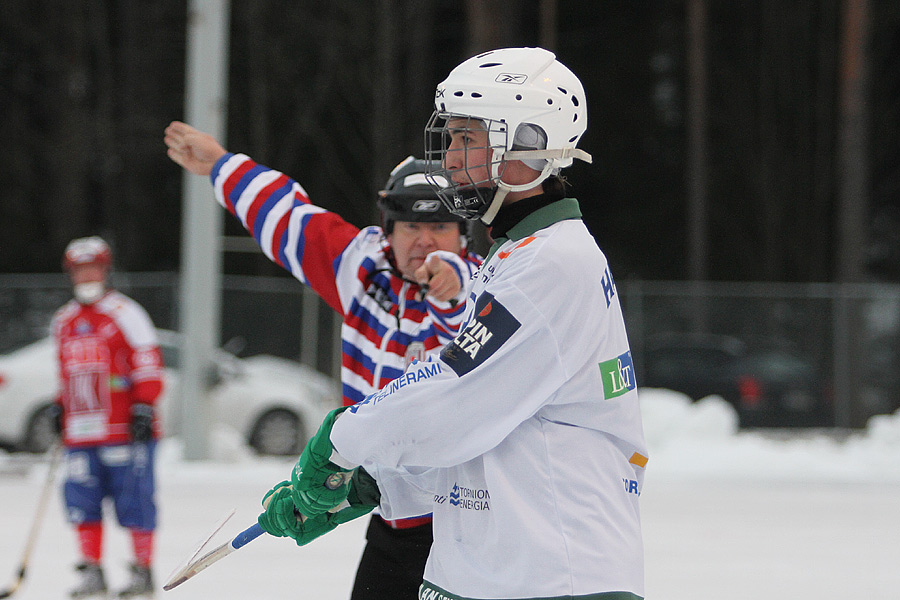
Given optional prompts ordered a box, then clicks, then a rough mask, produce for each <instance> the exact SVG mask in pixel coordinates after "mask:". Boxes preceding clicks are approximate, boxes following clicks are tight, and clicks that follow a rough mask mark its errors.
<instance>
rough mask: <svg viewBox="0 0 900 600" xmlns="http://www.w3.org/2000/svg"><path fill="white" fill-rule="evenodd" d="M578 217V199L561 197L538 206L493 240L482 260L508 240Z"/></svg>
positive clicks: (519, 238)
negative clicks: (503, 235)
mask: <svg viewBox="0 0 900 600" xmlns="http://www.w3.org/2000/svg"><path fill="white" fill-rule="evenodd" d="M580 218H581V208H579V206H578V200H576V199H575V198H563V199H562V200H557V201H556V202H554V203H553V204H548V205H547V206H544V207H542V208H539V209H537V210H536V211H534V212H533V213H531V214H530V215H528V216H527V217H525V218H524V219H522V220H521V221H519V222H518V223H516V224H515V225H513V226H512V227H510V228H509V231H508V232H506V237H501V238H497V239H496V240H494V245H493V246H491V250H490V251H489V252H488V255H487V257H485V259H484V262H485V263H487V262H488V261H489V260H491V257H492V256H494V253H495V252H497V248H499V247H500V246H501V245H502V244H503V243H505V242H507V241H509V240H512V241H514V242H516V241H519V240H521V239H524V238H526V237H528V236H529V235H531V234H532V233H534V232H535V231H539V230H541V229H544V228H546V227H550V226H551V225H553V224H554V223H559V222H560V221H567V220H569V219H580Z"/></svg>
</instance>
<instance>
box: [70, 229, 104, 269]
mask: <svg viewBox="0 0 900 600" xmlns="http://www.w3.org/2000/svg"><path fill="white" fill-rule="evenodd" d="M86 264H100V265H103V266H105V267H109V266H110V265H111V264H112V250H110V249H109V244H107V243H106V241H105V240H104V239H103V238H101V237H100V236H96V235H94V236H91V237H84V238H77V239H74V240H72V241H71V242H69V245H68V246H66V251H65V252H64V253H63V269H65V270H66V271H69V270H71V269H72V267H74V266H76V265H86Z"/></svg>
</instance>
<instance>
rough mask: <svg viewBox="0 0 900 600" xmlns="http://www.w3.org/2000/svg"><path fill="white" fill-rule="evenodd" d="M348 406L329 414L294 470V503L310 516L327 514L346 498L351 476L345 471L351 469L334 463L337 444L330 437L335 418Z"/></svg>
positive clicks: (292, 481)
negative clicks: (332, 457) (333, 457)
mask: <svg viewBox="0 0 900 600" xmlns="http://www.w3.org/2000/svg"><path fill="white" fill-rule="evenodd" d="M346 409H347V407H346V406H343V407H341V408H337V409H335V410H333V411H331V412H330V413H328V415H327V416H326V417H325V420H324V421H322V425H321V426H320V427H319V431H317V432H316V435H314V436H313V437H312V438H311V439H310V440H309V442H307V444H306V448H304V449H303V454H301V455H300V460H298V461H297V465H296V466H295V467H294V471H293V472H292V473H291V487H292V488H293V493H292V497H293V499H294V504H295V505H296V506H297V509H298V510H299V511H300V512H301V513H303V514H304V515H306V516H308V517H313V516H316V515H321V514H324V513H326V512H328V511H329V510H331V509H333V508H335V507H336V506H338V505H339V504H340V503H341V502H343V501H344V500H345V499H346V498H347V492H348V488H349V479H350V478H349V476H348V475H344V474H346V473H350V471H349V470H348V469H343V468H341V467H339V466H337V465H336V464H334V463H333V462H331V454H332V452H334V446H332V445H331V439H330V438H331V428H332V427H333V426H334V421H335V419H337V417H338V415H339V414H341V413H342V412H344V411H345V410H346Z"/></svg>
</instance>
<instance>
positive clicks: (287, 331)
mask: <svg viewBox="0 0 900 600" xmlns="http://www.w3.org/2000/svg"><path fill="white" fill-rule="evenodd" d="M112 283H113V285H114V286H115V287H116V288H117V289H119V290H120V291H122V292H123V293H125V294H127V295H129V296H131V297H132V298H134V299H135V300H137V301H138V302H140V303H141V304H142V305H143V306H144V307H145V308H146V309H147V311H148V312H149V313H150V316H151V317H152V318H153V321H154V323H155V324H156V325H157V327H160V328H164V329H173V330H177V329H178V306H177V298H178V275H177V273H115V274H114V275H113V279H112ZM617 289H618V293H619V294H620V295H621V300H622V305H623V307H624V311H625V318H626V322H627V325H628V330H629V338H630V341H631V346H632V354H633V360H634V365H635V370H636V373H637V382H638V385H644V384H652V383H657V382H659V381H661V380H662V381H666V380H665V376H670V377H674V379H671V381H673V382H676V383H672V386H673V387H675V386H676V385H685V386H688V385H692V384H693V383H696V384H697V385H699V386H700V387H699V388H698V389H706V388H703V387H702V384H706V383H709V384H710V385H713V387H714V388H715V386H716V385H718V386H719V388H715V389H717V390H718V389H720V388H721V389H722V390H723V391H722V392H721V393H722V395H723V396H725V397H726V399H728V400H729V401H732V402H734V403H735V404H736V405H737V406H738V408H739V409H741V410H744V409H746V411H745V413H742V424H748V423H749V424H753V423H754V422H753V421H752V419H753V418H756V419H757V421H756V424H759V425H763V426H765V425H776V426H777V425H804V426H822V427H840V428H857V427H863V426H865V424H866V422H867V420H868V419H869V417H871V416H872V415H876V414H884V413H889V412H893V411H894V410H897V408H898V407H900V285H882V284H787V283H720V282H716V283H710V282H703V283H691V282H660V281H620V282H618V286H617ZM69 298H71V288H70V286H69V282H68V280H67V278H66V277H65V276H64V275H62V274H31V275H20V274H15V275H11V274H6V275H0V353H6V352H9V351H11V350H13V349H15V348H17V347H20V346H22V345H24V344H26V343H29V342H32V341H34V340H36V339H38V338H40V337H43V336H45V335H47V333H48V325H49V323H50V319H51V317H52V316H53V313H54V312H55V311H56V309H57V308H59V307H60V306H62V305H63V304H64V303H65V302H66V301H68V300H69ZM222 314H223V317H222V331H221V339H222V341H223V343H225V344H227V345H228V347H229V348H231V349H233V350H237V353H238V354H239V355H240V356H250V355H253V354H261V353H265V354H273V355H276V356H282V357H285V358H291V359H295V360H299V361H301V362H303V363H305V364H308V365H310V366H312V367H314V368H316V369H318V370H319V371H321V372H323V373H325V374H327V375H330V376H331V377H333V378H335V379H338V378H339V377H340V340H339V335H340V317H339V316H338V315H337V314H336V313H334V311H332V310H331V309H330V308H329V307H328V306H327V305H326V304H325V303H324V302H322V301H321V300H320V299H319V298H318V296H316V295H315V294H314V293H313V292H311V291H310V290H309V289H308V288H306V287H305V286H302V285H301V284H299V283H298V282H297V281H295V280H293V279H288V278H281V277H252V276H226V277H225V278H224V280H223V313H222ZM698 340H704V344H706V346H705V348H706V349H707V350H708V349H709V346H710V345H712V346H717V349H718V350H719V351H720V353H727V352H731V351H732V349H733V348H737V347H739V348H741V351H740V356H739V357H738V356H737V355H735V358H740V359H741V360H743V361H744V362H743V363H741V365H742V367H746V368H747V369H748V370H747V372H746V373H745V372H735V371H733V367H734V365H731V364H720V363H718V362H716V359H714V358H710V356H712V355H701V354H697V357H698V361H699V362H698V366H697V365H695V366H693V367H692V366H690V364H689V360H688V359H689V358H690V357H691V356H693V354H692V353H696V351H697V348H698V346H697V341H698ZM661 349H665V350H666V351H667V352H668V353H669V354H668V355H666V354H665V352H662V351H661ZM753 360H755V361H756V362H753V363H752V364H753V365H754V366H753V369H756V371H753V370H752V369H751V367H749V366H747V365H750V364H751V362H752V361H753ZM692 368H693V369H694V370H696V371H697V372H694V373H688V371H689V370H690V369H692ZM734 368H736V367H734ZM667 369H668V371H667ZM749 375H754V376H755V377H756V378H755V379H754V377H750V376H749ZM688 376H689V377H688ZM679 377H681V379H680V380H679V379H678V378H679ZM660 378H662V379H660ZM686 378H688V379H689V378H693V379H694V380H696V381H693V382H691V381H687V380H686ZM767 378H769V379H767ZM779 378H781V380H784V381H787V383H784V384H783V385H782V388H783V389H781V390H780V391H778V392H777V393H778V394H780V396H779V402H781V403H783V404H785V405H786V407H787V409H786V410H795V411H798V415H799V416H800V417H802V418H800V419H797V420H791V419H790V418H789V415H788V416H786V415H787V413H785V414H781V413H778V412H777V410H776V409H775V408H774V407H772V406H766V405H765V404H763V403H760V398H761V397H763V396H764V395H765V393H764V392H765V390H764V389H763V388H764V387H765V386H766V385H769V384H770V381H769V380H771V381H773V382H774V381H775V380H777V379H779ZM791 378H794V379H795V380H798V379H803V383H802V386H805V387H804V388H803V389H800V387H801V384H797V383H796V381H792V380H791ZM679 381H680V383H677V382H679ZM779 381H780V380H779ZM760 386H763V388H761V387H760ZM791 386H794V387H791ZM769 387H774V384H772V385H769ZM710 389H713V388H710ZM698 394H700V392H698ZM732 394H733V397H731V395H732ZM804 394H805V395H804ZM754 402H755V403H756V404H754ZM748 403H749V404H748ZM753 410H756V411H757V412H756V413H753V412H752V411H753ZM801 413H802V414H801ZM754 414H755V416H754ZM744 417H746V418H747V419H748V421H747V422H746V423H744V421H743V418H744Z"/></svg>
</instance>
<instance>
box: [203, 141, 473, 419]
mask: <svg viewBox="0 0 900 600" xmlns="http://www.w3.org/2000/svg"><path fill="white" fill-rule="evenodd" d="M210 179H211V180H212V183H213V186H214V188H215V195H216V199H217V200H218V201H219V203H220V204H221V205H222V206H224V207H225V208H226V209H228V211H229V212H231V213H232V214H233V215H234V216H236V217H237V218H238V219H239V220H240V222H241V224H242V225H243V226H244V227H245V228H246V229H247V231H248V232H249V233H251V234H252V235H253V237H254V238H255V239H256V242H257V243H258V244H259V246H260V248H262V251H263V252H264V253H265V255H266V256H267V257H269V259H270V260H272V261H274V262H275V263H276V264H278V265H280V266H281V267H283V268H285V269H287V270H288V271H289V272H290V273H291V274H292V275H293V276H294V277H295V278H297V279H298V280H299V281H301V282H302V283H304V284H306V285H308V286H310V287H311V288H312V289H313V290H314V291H315V292H316V293H317V294H318V295H319V296H321V297H322V299H323V300H325V302H327V303H328V305H329V306H331V307H332V308H333V309H334V310H336V311H337V312H338V313H340V314H341V316H342V317H343V320H344V322H343V325H342V327H341V348H342V352H343V357H342V365H341V383H342V389H343V396H344V404H346V405H351V404H356V403H357V402H359V401H361V400H362V399H364V398H365V397H366V396H368V395H369V394H371V393H373V392H376V391H378V390H380V389H381V388H382V387H384V386H385V385H387V384H388V383H390V382H391V381H393V380H394V379H396V378H397V377H398V376H400V375H401V374H402V373H403V370H404V369H405V368H406V367H407V365H409V364H410V363H411V362H412V361H413V360H422V359H424V358H425V357H427V356H430V355H435V354H437V353H438V352H440V350H441V348H442V347H443V346H444V344H446V343H448V342H449V341H451V340H452V339H453V338H454V337H456V334H457V333H458V332H459V327H460V324H461V323H462V318H463V307H464V306H465V300H466V296H467V290H468V288H469V286H470V285H471V283H470V280H471V277H472V275H473V274H474V272H475V271H476V269H477V268H478V265H479V264H480V263H481V259H480V258H479V257H478V256H476V255H475V254H472V253H468V254H465V255H463V256H460V255H456V254H453V253H451V252H443V251H438V252H437V253H436V254H439V255H440V257H441V258H442V259H443V260H445V261H447V262H448V263H450V264H451V265H452V266H453V267H454V268H455V269H456V271H457V273H458V274H459V277H460V280H461V282H462V284H463V285H462V288H461V289H460V292H459V294H458V296H457V298H455V299H454V300H453V301H450V302H439V301H436V300H434V299H433V298H431V297H430V296H424V295H423V293H422V288H421V287H419V285H418V284H416V283H415V282H410V281H408V280H406V279H404V278H403V277H401V276H400V274H399V273H398V272H397V270H396V269H395V268H394V267H393V265H392V264H391V248H390V246H389V245H388V243H387V241H386V240H385V236H384V233H383V232H382V230H381V228H379V227H367V228H365V229H362V230H360V229H359V228H358V227H356V226H354V225H352V224H351V223H348V222H347V221H345V220H344V219H342V218H341V217H340V216H339V215H337V214H336V213H333V212H330V211H327V210H325V209H324V208H321V207H318V206H316V205H314V204H312V203H311V202H310V200H309V197H308V196H307V194H306V191H305V190H304V189H303V187H302V186H301V185H300V184H299V183H297V182H296V181H294V180H293V179H291V178H290V177H288V176H287V175H285V174H283V173H280V172H279V171H275V170H273V169H270V168H268V167H265V166H263V165H260V164H257V163H255V162H254V161H253V160H251V159H250V158H249V157H247V156H245V155H243V154H226V155H224V156H223V157H222V158H220V159H219V161H218V162H217V163H216V164H215V166H214V167H213V170H212V173H211V174H210ZM423 296H424V297H423Z"/></svg>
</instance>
